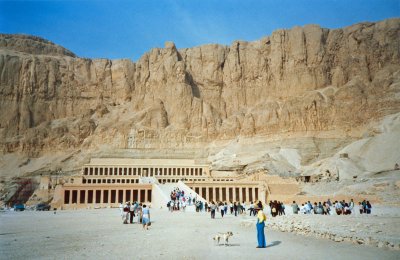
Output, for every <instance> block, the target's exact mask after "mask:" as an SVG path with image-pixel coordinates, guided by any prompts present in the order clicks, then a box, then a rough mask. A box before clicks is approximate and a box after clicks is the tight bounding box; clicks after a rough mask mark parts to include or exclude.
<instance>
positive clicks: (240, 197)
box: [239, 187, 243, 202]
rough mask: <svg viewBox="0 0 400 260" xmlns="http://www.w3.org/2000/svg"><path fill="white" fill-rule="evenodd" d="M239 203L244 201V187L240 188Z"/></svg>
mask: <svg viewBox="0 0 400 260" xmlns="http://www.w3.org/2000/svg"><path fill="white" fill-rule="evenodd" d="M239 201H240V202H242V201H243V189H242V187H240V188H239Z"/></svg>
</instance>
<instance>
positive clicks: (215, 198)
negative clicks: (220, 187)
mask: <svg viewBox="0 0 400 260" xmlns="http://www.w3.org/2000/svg"><path fill="white" fill-rule="evenodd" d="M212 193H213V194H212V197H213V201H214V202H217V196H216V195H217V194H216V192H215V187H213V188H212Z"/></svg>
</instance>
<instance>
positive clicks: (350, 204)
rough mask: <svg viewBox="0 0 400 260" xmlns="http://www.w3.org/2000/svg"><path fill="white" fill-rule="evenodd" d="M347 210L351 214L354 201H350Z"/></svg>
mask: <svg viewBox="0 0 400 260" xmlns="http://www.w3.org/2000/svg"><path fill="white" fill-rule="evenodd" d="M349 210H350V213H351V214H353V210H354V201H353V199H351V200H350V203H349Z"/></svg>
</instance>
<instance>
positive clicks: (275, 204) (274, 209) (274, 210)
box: [270, 200, 278, 217]
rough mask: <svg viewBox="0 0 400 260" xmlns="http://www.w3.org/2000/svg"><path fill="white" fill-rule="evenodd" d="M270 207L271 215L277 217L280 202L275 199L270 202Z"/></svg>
mask: <svg viewBox="0 0 400 260" xmlns="http://www.w3.org/2000/svg"><path fill="white" fill-rule="evenodd" d="M270 207H271V215H272V217H276V215H277V214H278V210H277V209H278V202H277V201H276V200H275V201H271V202H270Z"/></svg>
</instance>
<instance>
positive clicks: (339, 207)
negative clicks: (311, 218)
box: [334, 201, 343, 215]
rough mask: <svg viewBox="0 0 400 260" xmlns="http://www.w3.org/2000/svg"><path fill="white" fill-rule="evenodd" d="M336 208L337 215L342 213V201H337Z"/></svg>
mask: <svg viewBox="0 0 400 260" xmlns="http://www.w3.org/2000/svg"><path fill="white" fill-rule="evenodd" d="M334 205H335V210H336V214H337V215H341V214H342V213H343V206H342V203H340V202H338V201H335V204H334Z"/></svg>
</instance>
